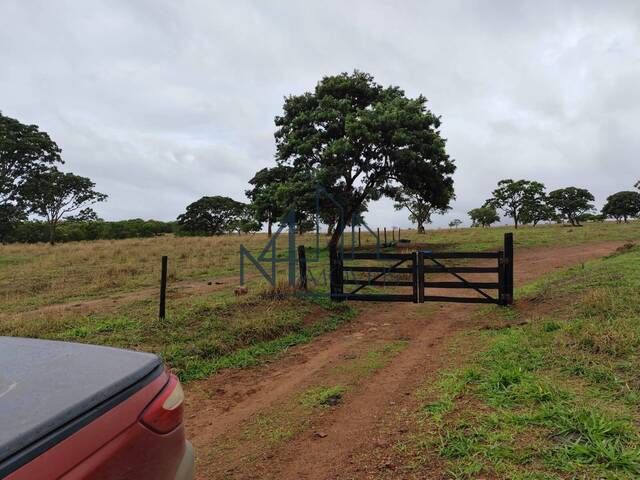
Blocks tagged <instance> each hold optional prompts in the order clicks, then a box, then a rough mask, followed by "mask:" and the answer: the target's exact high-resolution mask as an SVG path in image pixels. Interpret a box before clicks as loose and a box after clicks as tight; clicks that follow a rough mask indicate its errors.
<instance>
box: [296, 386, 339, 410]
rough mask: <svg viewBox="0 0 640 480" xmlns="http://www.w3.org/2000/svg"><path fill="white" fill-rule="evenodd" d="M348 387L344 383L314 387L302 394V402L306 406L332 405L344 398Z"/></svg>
mask: <svg viewBox="0 0 640 480" xmlns="http://www.w3.org/2000/svg"><path fill="white" fill-rule="evenodd" d="M346 391H347V388H346V387H344V386H342V385H334V386H330V387H327V386H325V385H319V386H317V387H312V388H310V389H308V390H306V391H305V392H303V394H302V395H301V396H300V404H301V405H303V406H305V407H330V406H333V405H337V404H338V403H339V402H340V400H342V395H343V394H344V393H345V392H346Z"/></svg>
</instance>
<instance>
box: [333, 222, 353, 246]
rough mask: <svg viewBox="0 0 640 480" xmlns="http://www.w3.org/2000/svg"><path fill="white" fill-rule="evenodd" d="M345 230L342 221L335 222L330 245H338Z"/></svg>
mask: <svg viewBox="0 0 640 480" xmlns="http://www.w3.org/2000/svg"><path fill="white" fill-rule="evenodd" d="M347 218H348V217H347ZM343 230H344V227H343V226H342V222H341V221H340V220H338V221H337V222H336V224H335V227H334V230H333V233H332V234H331V239H330V240H329V245H334V246H337V245H338V242H339V241H340V237H341V236H342V232H343Z"/></svg>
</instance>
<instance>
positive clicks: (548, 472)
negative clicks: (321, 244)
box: [0, 222, 640, 479]
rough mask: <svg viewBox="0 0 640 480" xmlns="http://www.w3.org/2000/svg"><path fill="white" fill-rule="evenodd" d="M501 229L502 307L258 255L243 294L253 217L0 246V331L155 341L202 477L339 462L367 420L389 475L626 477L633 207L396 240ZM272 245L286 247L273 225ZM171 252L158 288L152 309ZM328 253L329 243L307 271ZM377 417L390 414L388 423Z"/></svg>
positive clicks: (446, 240)
mask: <svg viewBox="0 0 640 480" xmlns="http://www.w3.org/2000/svg"><path fill="white" fill-rule="evenodd" d="M389 230H390V229H389ZM510 231H512V232H514V234H515V246H516V281H517V283H516V287H517V288H516V297H517V301H516V305H515V307H513V308H504V307H482V308H478V307H475V306H470V305H455V304H446V305H445V304H437V303H435V304H420V305H414V304H412V303H404V304H395V305H391V304H384V303H378V304H360V303H356V302H343V303H333V302H331V301H329V300H328V299H327V297H326V296H319V297H300V296H297V295H295V292H293V291H291V290H290V289H289V288H288V287H287V286H286V285H285V284H284V283H280V284H279V285H278V286H277V288H275V289H272V288H270V287H268V284H267V283H266V282H265V281H264V280H263V279H262V278H261V277H260V276H259V275H258V274H257V272H256V270H255V268H253V267H250V268H249V270H248V271H247V278H248V290H249V291H248V294H247V295H242V296H235V295H234V289H235V288H236V287H237V285H238V280H239V247H240V244H244V245H245V246H246V247H247V248H249V250H250V251H252V252H253V253H257V252H259V251H260V249H261V248H262V247H263V246H264V244H265V243H266V242H267V238H266V235H264V234H256V235H243V236H237V235H233V236H231V235H229V236H219V237H174V236H170V235H166V236H160V237H156V238H151V239H129V240H117V241H93V242H77V243H66V244H60V245H56V246H53V247H52V246H50V245H42V244H39V245H17V244H13V245H3V246H1V247H0V306H1V310H2V312H1V313H0V335H20V336H30V337H39V338H48V339H58V340H70V341H77V342H90V343H97V344H103V345H112V346H117V347H125V348H134V349H140V350H146V351H151V352H155V353H158V354H160V355H162V356H163V358H164V359H165V360H166V361H167V363H168V364H169V365H170V367H171V368H172V369H173V370H174V371H175V372H176V373H177V374H178V375H179V376H180V377H181V378H182V380H183V381H185V382H186V390H187V402H188V411H190V412H193V413H191V414H190V416H189V417H188V418H187V421H186V424H187V428H188V430H189V431H190V432H191V433H190V437H191V438H192V439H193V442H194V445H195V446H196V450H197V451H198V455H199V456H198V472H199V478H203V479H204V478H224V477H225V476H226V475H228V472H235V473H237V474H238V475H239V476H241V475H242V473H243V472H244V473H246V474H254V473H255V472H261V471H263V473H264V474H265V476H267V477H268V476H269V475H271V474H272V473H273V472H280V470H279V468H281V467H279V462H280V461H281V462H282V465H286V466H287V468H289V467H291V468H296V469H297V470H296V472H299V471H302V472H304V471H305V468H307V467H305V465H307V466H310V465H316V464H317V462H330V463H329V464H327V465H325V466H326V468H327V471H333V470H331V469H338V470H339V471H340V472H343V473H344V472H347V473H348V472H350V471H351V470H350V469H352V468H355V467H354V465H355V464H352V463H341V464H338V463H331V462H334V461H335V459H337V458H342V456H343V455H342V452H343V449H345V448H352V447H349V445H352V444H355V443H357V441H356V440H357V438H359V437H362V438H364V437H367V436H369V435H374V434H375V435H377V436H378V437H379V438H382V439H384V440H378V441H377V442H378V443H376V444H375V446H374V448H367V449H365V450H363V451H361V452H359V453H358V454H359V455H360V457H359V458H361V461H362V464H363V465H367V466H376V465H391V466H393V468H392V467H385V468H389V469H391V470H390V471H391V472H393V475H395V476H396V477H397V478H421V477H420V476H421V475H426V474H429V475H432V476H434V478H477V477H478V476H482V475H488V476H491V475H494V476H498V477H501V478H502V477H504V476H505V475H507V472H515V473H514V474H513V475H511V477H510V478H563V476H566V475H565V473H566V472H573V471H580V472H581V473H582V474H583V475H584V476H585V478H596V477H597V476H602V477H606V476H607V475H609V474H611V475H614V476H615V478H635V475H636V474H637V473H638V472H640V470H639V468H640V466H639V465H640V463H639V462H640V454H638V445H639V444H640V443H639V438H640V437H639V436H638V432H637V422H638V421H639V420H640V418H639V417H638V414H637V408H636V407H634V405H635V406H637V402H638V398H639V395H640V390H638V385H639V383H638V382H639V381H640V380H639V379H638V377H637V373H636V372H637V371H638V367H640V365H638V364H637V355H636V353H635V352H636V351H637V347H638V346H639V345H640V344H639V343H638V338H640V337H639V336H638V305H637V302H638V298H639V297H638V295H637V293H638V291H640V285H638V278H637V272H638V271H640V270H639V269H638V258H639V257H638V247H637V246H627V247H624V245H631V244H633V243H637V242H639V241H640V222H632V223H629V224H617V223H613V222H606V223H588V224H586V225H585V226H584V227H582V228H572V227H567V226H560V225H540V226H537V227H535V228H534V227H521V228H519V229H518V230H517V231H515V230H513V229H512V228H510V227H496V228H460V229H446V230H445V229H443V230H430V231H427V233H426V235H418V234H417V233H416V232H415V231H413V230H403V231H402V235H401V237H402V238H406V239H409V240H411V242H412V244H411V245H410V246H409V247H407V248H408V249H411V248H416V247H415V245H417V244H419V245H420V246H421V247H420V248H429V249H433V250H453V251H488V250H495V249H496V248H499V247H500V245H501V243H502V239H503V235H504V233H505V232H510ZM388 236H389V237H390V234H389V232H388ZM361 239H362V243H363V244H364V245H363V247H364V248H370V247H371V246H372V245H373V243H374V241H373V238H371V237H370V236H367V235H365V234H364V233H363V234H362V238H361ZM321 240H322V239H321ZM345 240H346V245H350V243H351V238H350V236H349V234H347V236H346V239H345ZM297 242H298V244H305V245H307V247H311V246H313V245H314V244H315V237H314V236H313V235H308V234H307V235H303V236H300V237H299V238H298V239H297ZM277 246H278V248H277V255H278V256H279V257H281V258H284V256H285V255H286V238H285V237H284V236H283V237H282V238H280V239H279V240H278V244H277ZM621 247H623V248H621ZM616 249H618V250H617V251H616ZM393 250H394V249H393V248H389V249H388V251H393ZM612 252H615V253H614V254H613V255H610V254H611V253H612ZM162 255H168V257H169V290H168V303H167V317H166V318H165V319H164V320H159V319H158V316H157V312H158V286H159V285H158V284H159V277H160V257H161V256H162ZM603 255H608V256H607V257H606V258H604V259H598V258H599V257H602V256H603ZM326 262H327V251H326V250H325V249H322V251H321V254H320V263H319V264H316V265H314V266H312V267H311V269H312V271H313V269H316V270H317V269H320V268H322V266H323V265H325V264H326ZM285 267H286V264H281V267H279V272H280V277H279V278H280V279H281V280H284V279H285V278H286V275H285V270H284V269H285ZM566 267H569V268H566ZM317 288H318V289H320V290H322V289H323V288H324V287H317ZM434 339H438V341H437V342H434ZM247 367H252V368H247ZM407 372H412V373H411V374H407ZM236 405H239V406H241V408H240V409H239V410H236V409H235V408H234V407H235V406H236ZM389 405H393V406H394V407H393V408H390V407H389ZM396 405H397V406H398V407H396ZM584 405H593V406H594V407H593V409H589V410H587V409H585V408H584ZM354 412H358V415H355V416H354V415H353V413H354ZM395 412H402V415H399V414H396V413H395ZM380 418H384V419H386V420H385V422H387V424H388V425H389V426H390V427H389V428H390V429H385V430H382V431H380V430H379V426H378V424H379V421H380V420H379V419H380ZM214 420H215V421H214ZM558 422H560V423H558ZM327 431H329V432H331V433H330V434H331V435H332V438H333V440H334V442H333V443H331V444H326V446H325V449H324V450H322V456H321V458H315V457H314V456H313V455H314V453H313V452H316V450H315V449H310V448H309V445H310V443H309V442H313V441H317V440H318V439H323V438H324V436H327V435H329V434H328V433H326V432H327ZM523 439H526V440H527V442H526V443H527V447H526V448H524V449H523V448H521V447H520V445H522V442H523ZM284 446H286V448H284V449H283V448H282V447H284ZM356 450H357V449H356ZM287 455H289V456H290V457H287ZM280 457H282V458H281V459H280ZM274 458H275V460H273V461H271V459H274ZM291 458H296V459H297V460H296V461H295V462H293V463H291ZM266 459H269V460H270V461H269V462H265V460H266ZM332 459H334V460H332ZM329 465H331V466H329ZM282 468H284V467H282ZM358 468H360V467H358ZM362 468H364V467H362ZM366 468H369V467H366ZM371 468H373V470H371V471H369V470H367V471H368V472H369V473H371V474H373V473H375V472H376V471H377V469H378V468H379V467H371ZM272 470H273V471H272ZM336 471H337V470H336ZM359 472H360V470H354V471H351V473H352V474H353V475H354V476H357V475H359V474H360V473H359ZM563 472H565V473H563ZM290 473H291V472H290ZM514 475H515V476H514ZM518 475H519V476H518ZM598 478H599V477H598Z"/></svg>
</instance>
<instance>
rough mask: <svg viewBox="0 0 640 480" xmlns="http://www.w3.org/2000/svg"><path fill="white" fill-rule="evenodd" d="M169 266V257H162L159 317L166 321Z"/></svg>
mask: <svg viewBox="0 0 640 480" xmlns="http://www.w3.org/2000/svg"><path fill="white" fill-rule="evenodd" d="M167 264H168V257H167V256H166V255H163V256H162V272H161V274H160V311H159V313H158V317H159V318H160V320H164V317H165V313H166V312H165V304H166V300H167Z"/></svg>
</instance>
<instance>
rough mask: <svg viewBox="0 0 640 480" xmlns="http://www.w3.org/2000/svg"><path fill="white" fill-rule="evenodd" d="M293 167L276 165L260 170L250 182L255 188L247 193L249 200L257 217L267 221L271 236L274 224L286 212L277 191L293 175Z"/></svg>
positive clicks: (259, 219)
mask: <svg viewBox="0 0 640 480" xmlns="http://www.w3.org/2000/svg"><path fill="white" fill-rule="evenodd" d="M291 170H292V169H291V167H286V166H281V165H278V166H275V167H273V168H263V169H262V170H260V171H258V172H257V173H256V174H255V175H254V176H253V178H252V179H251V180H249V183H250V184H251V185H253V188H252V189H250V190H247V191H246V192H245V193H246V195H247V197H248V198H249V200H251V206H252V209H253V213H254V216H255V219H256V220H257V221H258V222H261V223H262V222H266V223H267V234H268V235H269V236H271V234H272V228H273V224H274V223H275V222H277V221H278V220H280V217H282V215H284V214H285V211H284V207H283V206H282V205H281V204H280V203H279V202H278V196H277V191H278V188H279V187H280V185H282V184H283V183H284V182H286V181H287V180H288V179H289V177H290V175H291Z"/></svg>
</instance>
